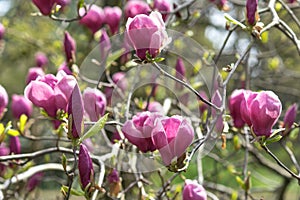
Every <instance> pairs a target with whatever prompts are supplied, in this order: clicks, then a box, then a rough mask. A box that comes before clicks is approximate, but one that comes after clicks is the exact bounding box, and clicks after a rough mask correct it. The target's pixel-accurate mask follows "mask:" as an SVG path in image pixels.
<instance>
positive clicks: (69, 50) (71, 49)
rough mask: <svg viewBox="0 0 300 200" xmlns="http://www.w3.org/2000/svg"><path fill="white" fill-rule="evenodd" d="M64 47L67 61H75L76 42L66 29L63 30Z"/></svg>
mask: <svg viewBox="0 0 300 200" xmlns="http://www.w3.org/2000/svg"><path fill="white" fill-rule="evenodd" d="M64 49H65V54H66V61H67V63H70V62H71V63H72V62H75V53H76V42H75V40H74V39H73V38H72V36H71V35H70V34H69V33H68V32H67V31H65V39H64Z"/></svg>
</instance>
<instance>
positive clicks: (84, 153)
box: [78, 144, 94, 190]
mask: <svg viewBox="0 0 300 200" xmlns="http://www.w3.org/2000/svg"><path fill="white" fill-rule="evenodd" d="M78 170H79V177H80V182H81V186H82V187H81V188H82V189H83V190H85V188H86V187H87V185H88V184H89V183H91V182H92V179H91V177H92V176H94V167H93V162H92V159H91V157H90V154H89V151H88V149H87V148H86V146H85V145H84V144H81V145H80V149H79V156H78Z"/></svg>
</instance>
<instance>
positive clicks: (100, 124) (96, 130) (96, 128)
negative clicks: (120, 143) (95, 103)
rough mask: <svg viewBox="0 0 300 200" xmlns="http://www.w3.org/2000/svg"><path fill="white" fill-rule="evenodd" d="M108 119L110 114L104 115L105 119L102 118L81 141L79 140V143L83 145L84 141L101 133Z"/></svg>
mask: <svg viewBox="0 0 300 200" xmlns="http://www.w3.org/2000/svg"><path fill="white" fill-rule="evenodd" d="M107 118H108V113H107V114H106V115H104V116H103V117H101V118H100V119H99V120H98V121H97V122H96V123H95V124H94V125H93V126H92V127H91V128H90V129H89V130H88V131H87V132H86V133H85V134H84V135H83V136H82V137H81V138H80V139H79V143H81V142H82V141H84V140H85V139H87V138H90V137H92V136H93V135H95V134H96V133H99V131H100V130H101V129H102V128H103V127H104V125H105V123H106V121H107Z"/></svg>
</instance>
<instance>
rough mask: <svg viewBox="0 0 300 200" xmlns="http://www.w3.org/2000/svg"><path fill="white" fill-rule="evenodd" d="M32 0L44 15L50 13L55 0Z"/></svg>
mask: <svg viewBox="0 0 300 200" xmlns="http://www.w3.org/2000/svg"><path fill="white" fill-rule="evenodd" d="M32 2H33V3H34V5H35V6H36V7H38V9H39V10H40V12H41V13H42V14H43V15H49V14H50V13H51V11H52V7H53V5H54V3H55V0H47V1H45V0H32Z"/></svg>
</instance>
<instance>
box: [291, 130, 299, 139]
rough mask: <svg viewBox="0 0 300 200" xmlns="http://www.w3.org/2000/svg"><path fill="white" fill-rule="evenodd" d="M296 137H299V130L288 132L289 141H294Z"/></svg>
mask: <svg viewBox="0 0 300 200" xmlns="http://www.w3.org/2000/svg"><path fill="white" fill-rule="evenodd" d="M298 135H299V128H295V129H293V130H292V131H291V132H290V134H289V137H290V139H291V140H296V139H297V137H298Z"/></svg>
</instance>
